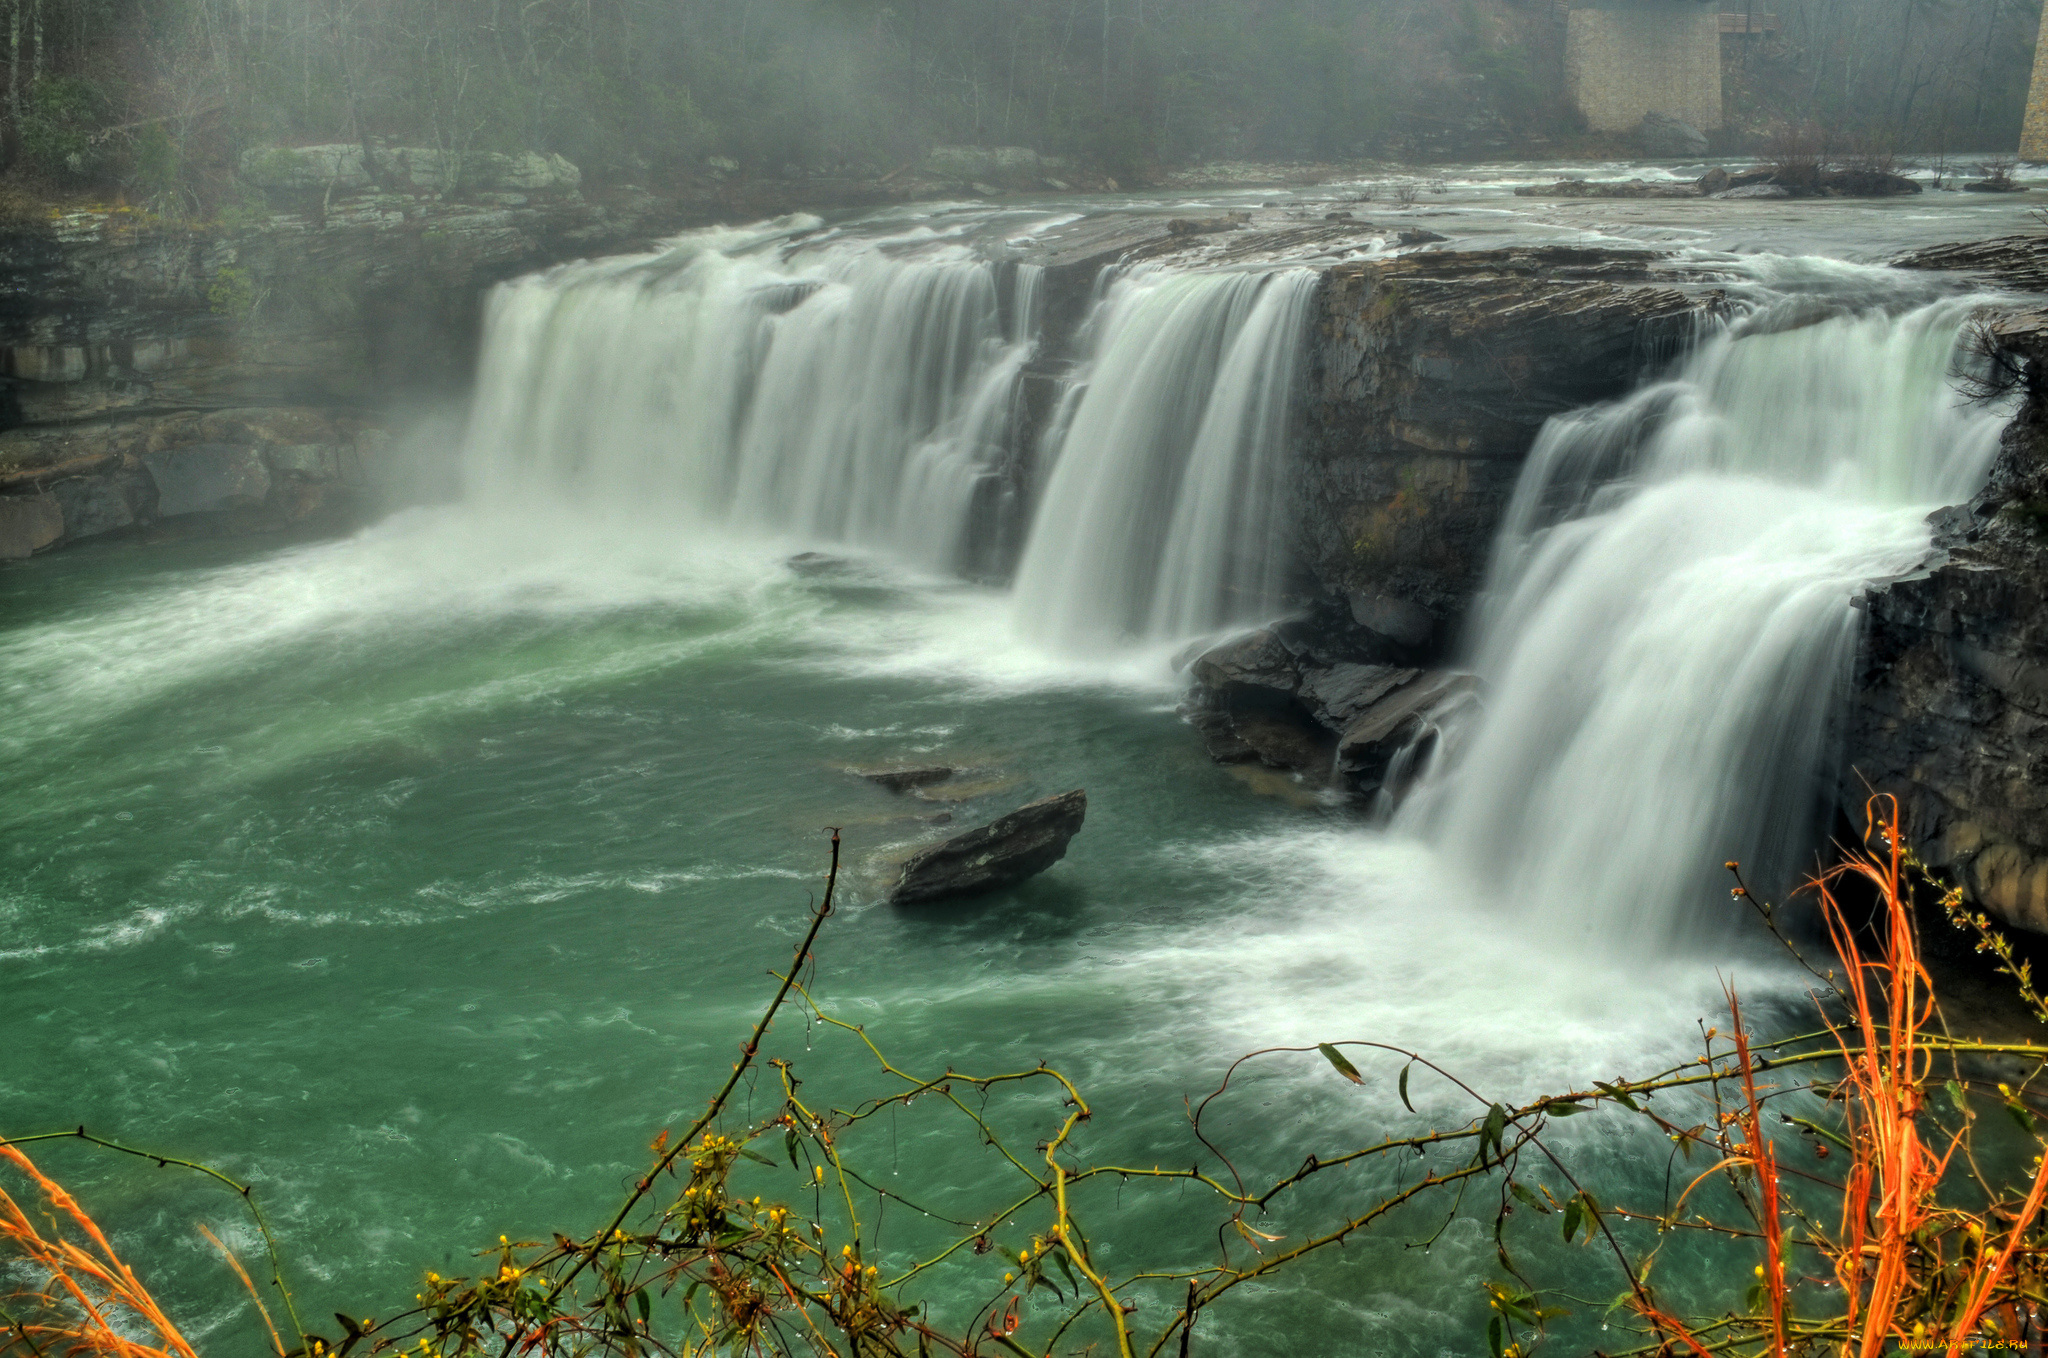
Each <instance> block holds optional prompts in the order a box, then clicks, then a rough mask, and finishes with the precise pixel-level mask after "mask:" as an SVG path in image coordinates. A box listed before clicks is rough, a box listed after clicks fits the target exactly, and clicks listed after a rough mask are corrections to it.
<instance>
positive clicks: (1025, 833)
mask: <svg viewBox="0 0 2048 1358" xmlns="http://www.w3.org/2000/svg"><path fill="white" fill-rule="evenodd" d="M1087 814H1088V794H1087V793H1086V792H1085V791H1081V790H1079V789H1076V790H1075V791H1073V792H1063V793H1061V794H1059V795H1058V796H1056V797H1046V798H1043V799H1041V800H1039V801H1035V802H1031V803H1029V804H1028V805H1026V806H1022V807H1019V808H1018V809H1017V810H1015V811H1012V812H1011V813H1010V814H1009V815H1007V816H1000V817H998V818H997V819H995V820H993V821H991V822H989V823H988V824H987V825H984V826H981V827H980V828H979V829H974V830H969V831H968V832H967V833H966V834H963V835H955V836H954V837H953V838H951V839H949V840H947V841H945V842H944V843H942V844H934V845H933V846H932V847H930V848H928V849H921V850H919V851H918V852H917V853H915V854H913V855H912V856H911V857H910V858H909V859H908V860H907V861H906V862H905V863H904V864H903V871H902V875H901V876H900V877H899V878H898V879H897V881H896V885H895V886H894V887H892V888H891V889H890V892H889V899H890V900H891V901H892V902H894V903H895V904H897V905H924V904H928V903H930V902H933V901H941V900H949V899H954V898H957V897H962V896H978V895H983V894H986V893H988V892H991V891H1000V890H1001V889H1003V888H1004V887H1010V886H1015V885H1017V884H1018V883H1019V882H1023V881H1026V880H1028V879H1029V878H1032V877H1036V876H1037V875H1038V874H1039V873H1041V872H1044V871H1045V870H1046V869H1047V868H1049V867H1051V866H1052V865H1053V864H1055V863H1057V862H1059V861H1060V860H1061V859H1062V858H1065V857H1066V856H1067V845H1068V844H1069V843H1070V842H1072V840H1073V838H1074V836H1075V835H1077V834H1079V833H1080V832H1081V822H1082V820H1083V819H1084V818H1085V817H1086V816H1087Z"/></svg>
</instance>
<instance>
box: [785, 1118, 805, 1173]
mask: <svg viewBox="0 0 2048 1358" xmlns="http://www.w3.org/2000/svg"><path fill="white" fill-rule="evenodd" d="M782 1150H783V1153H784V1154H785V1155H787V1156H788V1157H789V1167H790V1168H791V1169H802V1168H803V1166H802V1165H800V1164H798V1163H797V1161H796V1128H794V1127H792V1128H790V1129H789V1130H788V1131H787V1132H784V1133H783V1135H782Z"/></svg>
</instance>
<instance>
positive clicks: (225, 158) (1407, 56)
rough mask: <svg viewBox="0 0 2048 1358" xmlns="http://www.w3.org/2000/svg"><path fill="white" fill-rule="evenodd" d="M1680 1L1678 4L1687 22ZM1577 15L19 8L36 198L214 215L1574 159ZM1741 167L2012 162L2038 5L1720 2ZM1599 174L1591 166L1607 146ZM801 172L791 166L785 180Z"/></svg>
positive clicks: (1137, 5)
mask: <svg viewBox="0 0 2048 1358" xmlns="http://www.w3.org/2000/svg"><path fill="white" fill-rule="evenodd" d="M1662 2H1664V3H1678V0H1662ZM1563 8H1564V7H1563V6H1562V5H1560V4H1558V3H1555V0H5V18H4V31H0V42H4V43H5V45H6V51H7V57H6V70H5V73H4V77H0V78H4V80H5V83H6V86H7V97H6V104H5V113H6V122H7V136H6V142H5V144H6V150H7V154H8V159H9V162H10V165H9V173H10V174H11V175H14V176H18V177H19V176H28V177H31V178H34V177H40V181H39V182H46V183H55V182H64V181H73V182H78V183H86V182H97V183H100V184H103V185H115V184H118V185H120V186H121V187H122V188H123V190H124V191H125V192H128V193H130V194H131V195H132V196H141V197H149V196H152V195H155V196H157V197H159V198H162V197H164V196H165V195H169V196H170V197H173V198H177V197H189V198H192V199H194V200H198V199H203V198H210V197H212V196H215V195H218V194H219V193H221V192H223V191H225V188H224V186H226V185H227V184H228V183H229V182H230V179H231V174H230V169H231V167H232V165H233V164H234V158H235V156H236V155H237V154H239V152H240V151H241V150H242V149H244V148H247V147H250V146H260V145H275V144H307V143H317V142H337V141H359V140H362V139H364V138H382V139H386V140H388V141H389V142H391V143H392V144H404V145H420V146H438V147H441V148H444V149H448V150H495V151H521V150H540V151H557V152H560V153H561V154H563V155H565V156H567V157H568V158H569V159H571V160H573V161H575V162H576V163H577V164H579V165H580V166H582V167H583V168H584V170H585V172H586V174H591V175H595V176H597V177H599V178H600V179H602V178H613V179H641V178H648V177H659V176H665V175H676V174H682V173H688V172H691V171H692V170H693V169H694V168H696V167H700V166H701V165H702V164H703V163H704V161H705V159H706V158H707V157H712V156H720V157H729V158H731V159H734V160H736V161H739V162H740V163H741V164H742V165H743V166H744V167H746V169H747V170H748V171H750V172H757V173H765V174H782V173H786V172H787V168H793V169H797V170H801V171H820V170H833V171H838V172H848V171H852V172H864V173H879V172H883V171H886V170H888V169H890V168H893V167H894V166H896V165H898V164H901V163H903V162H905V161H908V160H911V159H913V158H915V157H916V156H918V155H920V154H921V153H922V152H923V150H924V149H925V148H927V147H929V146H931V145H933V144H941V143H979V144H986V145H1024V146H1032V147H1035V148H1037V149H1039V150H1041V151H1044V152H1047V153H1052V154H1061V155H1068V156H1073V157H1077V158H1080V159H1082V160H1085V161H1086V162H1088V163H1090V164H1094V165H1099V166H1102V167H1105V168H1108V169H1110V170H1113V171H1116V172H1120V173H1127V174H1133V175H1142V174H1143V173H1144V172H1145V171H1146V170H1147V169H1149V168H1154V167H1159V166H1166V165H1174V164H1180V163H1186V162H1189V161H1194V160H1201V159H1214V158H1225V157H1248V158H1268V159H1280V158H1287V159H1316V160H1340V159H1351V158H1363V157H1390V158H1409V159H1421V158H1427V157H1430V156H1438V157H1443V158H1453V157H1457V156H1460V155H1465V156H1475V155H1485V156H1488V157H1500V156H1506V155H1514V154H1555V153H1557V151H1559V150H1569V149H1571V148H1572V147H1574V146H1582V145H1584V144H1585V142H1586V139H1585V137H1584V134H1583V132H1582V130H1581V129H1580V128H1579V127H1578V126H1577V125H1576V124H1575V121H1574V118H1573V115H1572V112H1571V110H1570V109H1569V107H1568V106H1567V104H1566V102H1565V99H1564V96H1563V77H1562V66H1563V45H1564V33H1565V28H1564V25H1563V22H1562V10H1563ZM1721 8H1722V9H1724V10H1728V11H1731V12H1742V11H1745V10H1748V11H1753V12H1754V13H1756V14H1759V15H1761V14H1764V13H1766V12H1770V13H1775V14H1776V15H1777V16H1778V21H1779V22H1778V27H1777V29H1776V31H1775V32H1771V33H1767V34H1764V35H1762V36H1756V37H1747V38H1744V37H1735V36H1731V37H1728V38H1724V40H1723V43H1724V53H1725V54H1724V66H1725V68H1726V71H1727V76H1728V80H1727V88H1728V102H1729V112H1730V118H1731V123H1732V126H1731V128H1730V129H1729V131H1728V132H1726V133H1724V134H1723V138H1722V146H1721V148H1717V149H1727V150H1730V151H1734V150H1738V149H1746V148H1754V147H1758V146H1761V145H1763V144H1764V143H1765V142H1766V141H1767V140H1768V138H1770V137H1771V136H1773V135H1782V134H1783V133H1784V131H1785V129H1787V128H1797V127H1800V126H1802V125H1805V126H1811V127H1813V128H1816V129H1825V134H1826V136H1827V137H1829V138H1830V139H1833V140H1836V141H1839V142H1841V143H1843V144H1845V145H1846V144H1847V143H1849V142H1852V141H1853V142H1855V143H1857V144H1858V145H1859V146H1862V147H1865V148H1882V149H1895V150H1901V151H1940V150H1950V151H1995V150H2001V149H2007V150H2009V149H2010V148H2011V147H2013V146H2014V145H2015V144H2016V142H2017V138H2018V131H2019V123H2020V117H2021V110H2022V105H2023V102H2024V98H2025V93H2026V87H2027V81H2028V74H2029V70H2030V64H2031V58H2032V50H2033V42H2034V35H2035V31H2036V29H2037V26H2038V23H2039V17H2040V5H2039V0H1774V2H1772V3H1765V2H1764V0H1754V2H1753V0H1722V4H1721ZM1588 149H1590V148H1588ZM786 167H787V168H786Z"/></svg>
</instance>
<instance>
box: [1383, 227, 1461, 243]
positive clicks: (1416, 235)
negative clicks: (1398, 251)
mask: <svg viewBox="0 0 2048 1358" xmlns="http://www.w3.org/2000/svg"><path fill="white" fill-rule="evenodd" d="M1449 239H1450V237H1449V236H1439V235H1438V234H1437V233H1436V232H1434V231H1424V230H1421V229H1420V228H1417V229H1414V230H1410V231H1403V232H1401V233H1399V234H1398V235H1396V236H1395V237H1394V243H1395V244H1396V245H1434V244H1436V243H1437V242H1438V241H1446V240H1449Z"/></svg>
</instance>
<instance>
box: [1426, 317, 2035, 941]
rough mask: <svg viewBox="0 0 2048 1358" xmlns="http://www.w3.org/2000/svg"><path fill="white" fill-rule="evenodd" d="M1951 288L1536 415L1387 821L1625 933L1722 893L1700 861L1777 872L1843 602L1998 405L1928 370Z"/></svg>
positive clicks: (1970, 476)
mask: <svg viewBox="0 0 2048 1358" xmlns="http://www.w3.org/2000/svg"><path fill="white" fill-rule="evenodd" d="M1970 310H1971V303H1970V302H1969V301H1968V300H1957V301H1949V302H1943V303H1938V304H1936V305H1933V306H1929V307H1925V308H1923V309H1921V310H1918V311H1915V312H1912V313H1910V314H1908V315H1905V316H1903V317H1890V316H1885V315H1882V314H1876V313H1872V314H1867V315H1861V316H1845V317H1838V318H1836V319H1831V320H1827V321H1823V322H1821V323H1818V324H1813V325H1808V326H1805V327H1804V328H1800V329H1794V330H1789V331H1786V332H1783V333H1775V334H1773V333H1760V332H1759V331H1760V327H1759V326H1757V325H1756V324H1753V323H1752V324H1747V325H1737V326H1735V327H1732V328H1730V329H1729V330H1727V331H1725V332H1724V333H1722V334H1720V335H1718V336H1716V337H1714V338H1712V339H1710V340H1709V341H1708V342H1706V343H1705V344H1704V345H1703V346H1702V347H1701V348H1700V349H1699V350H1698V351H1697V352H1696V353H1695V354H1694V355H1693V356H1692V357H1691V358H1690V359H1689V360H1688V361H1687V362H1686V363H1685V364H1684V366H1683V368H1682V370H1681V371H1680V372H1679V373H1678V375H1677V376H1676V377H1674V378H1673V379H1672V380H1670V381H1668V382H1662V383H1658V384H1655V385H1652V386H1649V387H1647V388H1645V389H1644V390H1642V391H1641V392H1639V393H1637V394H1636V395H1635V396H1633V397H1631V398H1629V399H1628V400H1626V401H1624V402H1621V403H1619V404H1617V405H1614V406H1611V407H1605V408H1600V409H1595V410H1591V411H1587V412H1582V413H1579V414H1577V415H1574V416H1571V417H1567V418H1565V419H1561V420H1557V421H1554V422H1553V423H1552V424H1551V425H1550V427H1549V428H1548V429H1546V430H1545V432H1544V434H1543V436H1542V437H1541V438H1540V439H1539V441H1538V443H1537V446H1536V448H1535V449H1534V450H1533V451H1532V453H1531V455H1530V459H1529V462H1528V465H1527V467H1526V469H1525V471H1524V473H1523V475H1522V478H1521V481H1520V484H1519V486H1518V489H1517V491H1516V496H1515V501H1514V504H1513V506H1512V508H1511V510H1510V513H1509V517H1508V521H1507V524H1506V526H1505V527H1504V530H1503V532H1502V534H1501V537H1500V540H1499V543H1498V545H1497V548H1496V558H1495V561H1494V564H1493V567H1492V574H1491V578H1490V581H1489V586H1488V593H1487V598H1486V600H1485V602H1484V606H1483V609H1482V612H1481V618H1480V625H1479V627H1478V635H1477V640H1476V664H1477V668H1478V670H1479V672H1480V674H1481V675H1482V677H1483V678H1484V679H1485V680H1486V683H1487V697H1486V700H1485V703H1484V712H1483V715H1481V716H1478V717H1477V718H1475V719H1474V724H1473V725H1471V726H1470V727H1469V728H1468V729H1467V730H1465V731H1463V732H1462V733H1460V735H1459V737H1458V738H1457V739H1456V740H1454V742H1453V747H1452V750H1451V752H1450V753H1449V754H1448V755H1447V756H1446V757H1445V759H1444V760H1443V761H1442V763H1441V765H1440V767H1439V768H1438V770H1437V771H1436V774H1435V776H1434V778H1433V780H1432V781H1431V782H1430V783H1429V784H1428V785H1426V786H1425V787H1424V788H1423V789H1422V790H1421V792H1420V793H1419V794H1418V795H1417V797H1416V798H1415V799H1413V800H1412V801H1411V803H1410V804H1409V806H1408V807H1407V808H1406V809H1405V810H1404V812H1403V820H1404V822H1405V823H1406V824H1408V825H1409V826H1411V827H1416V828H1421V829H1424V830H1425V831H1426V832H1427V833H1429V834H1430V835H1431V836H1432V837H1433V838H1434V839H1435V841H1436V842H1437V844H1438V846H1439V848H1440V850H1441V852H1442V854H1443V856H1444V857H1445V859H1446V861H1447V863H1448V864H1449V865H1451V866H1452V867H1454V868H1455V869H1456V870H1459V871H1461V872H1462V873H1463V874H1465V875H1466V877H1467V879H1468V880H1469V881H1471V882H1472V883H1473V884H1474V886H1475V887H1477V888H1478V889H1480V890H1482V891H1484V892H1485V893H1487V894H1489V895H1496V896H1498V897H1500V898H1502V899H1504V900H1508V901H1511V902H1513V904H1514V907H1515V908H1516V909H1517V911H1518V912H1521V913H1524V914H1527V915H1529V916H1531V917H1533V918H1534V919H1536V920H1537V921H1539V922H1540V923H1541V924H1542V925H1543V926H1544V927H1546V928H1549V929H1553V930H1556V931H1559V932H1560V933H1563V934H1566V935H1571V936H1578V937H1582V938H1585V939H1587V940H1589V941H1593V940H1597V941H1600V942H1602V943H1605V944H1609V945H1613V946H1617V947H1620V948H1623V949H1627V950H1629V951H1632V952H1635V953H1636V954H1637V955H1644V954H1645V953H1647V952H1654V951H1657V950H1659V949H1662V948H1668V947H1669V946H1671V945H1672V944H1674V943H1678V942H1682V941H1684V940H1685V939H1686V938H1688V937H1698V936H1700V935H1701V934H1703V933H1711V932H1713V931H1714V925H1713V921H1714V920H1715V919H1716V918H1727V917H1728V914H1729V912H1727V911H1726V910H1725V909H1722V910H1719V911H1717V910H1716V908H1715V907H1714V904H1713V903H1714V901H1715V900H1716V899H1719V900H1721V901H1725V900H1726V899H1727V895H1726V891H1725V887H1726V885H1727V882H1726V878H1725V876H1722V875H1720V874H1719V864H1720V863H1721V862H1722V860H1724V859H1729V858H1735V859H1741V860H1743V861H1744V862H1745V863H1746V864H1748V865H1749V868H1750V870H1751V872H1752V873H1753V874H1755V878H1756V880H1757V881H1758V883H1759V884H1760V885H1767V886H1769V887H1771V888H1773V889H1777V888H1779V887H1781V886H1782V885H1783V884H1784V883H1785V881H1786V880H1787V879H1788V878H1789V877H1790V875H1791V874H1792V873H1793V872H1795V871H1796V870H1798V869H1799V868H1800V867H1801V866H1803V865H1802V863H1801V861H1800V858H1801V855H1802V854H1803V853H1806V852H1809V851H1810V850H1811V849H1812V848H1813V846H1815V845H1816V844H1818V843H1819V842H1821V839H1822V837H1823V836H1824V833H1825V831H1826V828H1827V823H1826V819H1825V818H1826V816H1827V814H1828V812H1829V808H1830V805H1831V803H1830V796H1831V792H1830V789H1829V788H1828V787H1827V786H1826V785H1825V780H1826V779H1827V777H1828V776H1829V775H1830V761H1829V758H1828V756H1829V754H1830V752H1831V750H1830V742H1831V740H1832V739H1833V731H1832V726H1833V722H1834V721H1835V719H1836V717H1837V714H1838V704H1839V701H1840V698H1841V696H1842V693H1843V690H1844V688H1845V685H1846V682H1847V679H1848V675H1849V666H1850V664H1851V662H1852V660H1853V656H1854V649H1855V644H1856V637H1857V616H1858V615H1857V614H1856V612H1855V610H1854V608H1853V606H1852V600H1853V599H1854V597H1855V596H1856V595H1857V593H1858V592H1859V591H1860V590H1861V589H1862V588H1863V587H1864V586H1865V585H1866V583H1868V582H1871V581H1875V580H1882V579H1883V578H1885V577H1887V576H1892V575H1896V574H1899V573H1901V572H1905V571H1909V570H1911V569H1913V568H1914V567H1915V565H1916V564H1917V563H1919V562H1920V561H1921V560H1922V559H1923V557H1924V556H1925V553H1926V550H1927V545H1928V540H1929V529H1928V527H1927V525H1926V522H1925V519H1926V516H1927V514H1928V513H1929V511H1930V510H1932V509H1934V508H1936V507H1938V506H1940V505H1943V504H1949V503H1953V502H1955V501H1957V500H1960V499H1964V498H1967V496H1968V495H1969V494H1970V493H1971V492H1972V491H1973V490H1974V489H1975V487H1976V486H1977V485H1978V484H1980V483H1981V481H1982V479H1983V477H1984V474H1985V472H1986V470H1987V468H1988V466H1989V464H1990V460H1991V458H1992V456H1993V454H1994V453H1995V451H1996V447H1997V439H1998V434H1999V431H2000V429H2001V428H2002V426H2003V424H2004V421H2005V418H2006V415H2007V412H2005V411H2003V410H2000V409H1994V408H1989V407H1986V406H1983V405H1969V404H1967V403H1965V402H1964V401H1963V399H1962V398H1961V397H1960V396H1959V395H1958V393H1957V392H1956V390H1955V389H1954V386H1953V382H1952V372H1951V369H1952V365H1953V363H1954V362H1955V356H1956V352H1957V341H1958V337H1959V334H1960V332H1961V330H1962V327H1963V326H1964V324H1965V322H1966V321H1967V318H1968V315H1969V313H1970ZM1765 319H1767V316H1766V318H1765Z"/></svg>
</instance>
